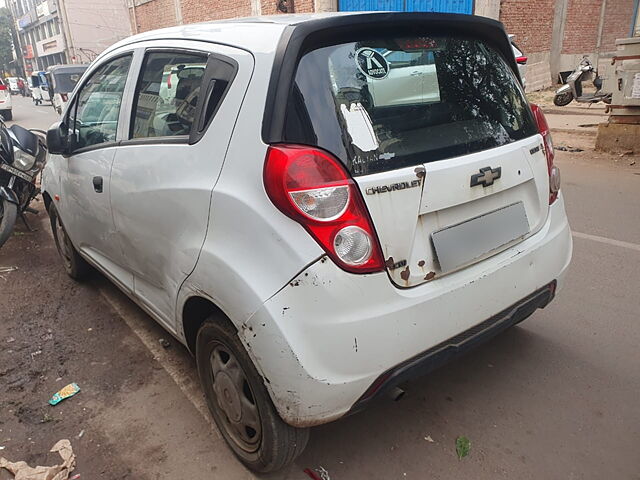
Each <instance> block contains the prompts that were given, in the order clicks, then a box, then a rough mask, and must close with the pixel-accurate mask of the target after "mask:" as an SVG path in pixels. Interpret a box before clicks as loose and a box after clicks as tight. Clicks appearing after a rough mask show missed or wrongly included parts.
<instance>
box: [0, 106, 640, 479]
mask: <svg viewBox="0 0 640 480" xmlns="http://www.w3.org/2000/svg"><path fill="white" fill-rule="evenodd" d="M20 100H21V99H18V100H17V101H16V102H19V101H20ZM24 108H25V111H28V110H27V108H31V107H27V106H26V105H25V107H24ZM34 112H36V111H35V110H34ZM33 115H34V117H33V118H36V113H33ZM37 118H38V120H37V121H39V122H42V123H45V121H43V120H41V119H40V118H41V117H40V114H39V113H38V114H37ZM18 121H20V120H18ZM24 121H25V122H27V123H28V122H30V121H32V120H31V117H24ZM48 123H51V122H50V121H49V122H48ZM31 126H40V128H42V127H43V126H46V125H37V124H36V125H31ZM594 138H595V137H594V136H593V134H591V133H589V132H587V133H582V131H578V132H566V131H562V130H558V131H556V132H554V142H555V145H556V146H557V147H561V148H563V149H565V148H566V150H559V151H558V152H557V162H558V164H559V165H560V167H561V169H562V175H563V192H564V195H565V198H566V202H567V211H568V214H569V218H570V220H571V223H572V227H573V229H574V231H575V232H577V233H580V232H584V233H586V234H588V235H586V237H585V236H584V235H582V236H581V237H577V238H576V239H575V241H574V248H575V250H574V260H573V265H572V267H571V272H570V275H569V278H568V279H567V285H566V287H565V290H564V291H562V292H560V294H559V295H558V297H557V299H556V300H555V301H554V302H553V303H552V304H551V305H550V306H549V307H547V308H546V309H545V310H542V311H539V312H537V313H536V314H535V315H534V317H532V319H530V320H528V321H527V322H525V323H524V324H523V325H522V326H520V327H518V328H515V329H512V330H510V331H508V332H506V333H504V334H503V335H501V336H499V337H498V338H496V339H495V340H493V341H491V342H490V343H488V344H486V345H484V346H482V347H481V348H479V349H477V350H476V351H474V352H471V353H470V354H469V355H467V356H466V357H464V358H462V359H460V360H459V361H456V362H454V363H452V364H450V365H448V366H445V367H443V368H442V369H440V370H438V371H437V372H434V373H433V374H432V375H430V376H429V377H427V378H424V379H417V380H415V381H412V382H410V383H409V384H408V385H407V386H406V390H407V395H406V397H405V399H403V400H402V401H401V402H398V403H394V402H390V401H387V402H384V401H383V402H381V403H380V404H379V405H375V406H372V407H371V408H370V409H369V410H367V411H366V412H363V413H361V414H358V415H355V416H353V417H349V418H346V419H343V420H340V421H338V422H334V423H332V424H329V425H325V426H321V427H318V428H315V429H313V430H312V432H311V440H310V444H309V447H308V448H307V450H306V451H305V453H304V454H303V455H302V456H301V457H300V459H299V460H298V461H297V462H296V463H295V464H294V465H292V466H291V467H290V468H289V469H287V470H285V471H283V472H279V473H278V474H274V475H272V476H270V477H265V478H270V479H271V478H273V479H279V480H280V479H286V480H304V479H305V478H308V477H307V476H306V475H305V474H304V473H303V470H304V468H307V467H310V468H314V469H317V470H320V468H321V467H322V468H326V469H327V471H328V472H329V474H330V478H331V480H353V479H365V478H366V479H374V480H378V479H380V480H388V479H393V478H398V479H403V480H404V479H406V478H409V479H411V478H412V479H424V478H441V479H453V478H456V479H459V478H476V479H494V478H518V479H525V478H531V479H536V480H538V479H547V478H549V479H551V478H558V479H560V478H561V479H586V478H593V479H600V478H603V477H605V476H608V477H611V478H616V479H625V480H626V479H633V480H639V479H640V457H639V456H638V455H637V444H638V442H640V430H639V429H638V426H640V409H639V408H638V407H637V396H638V392H639V391H640V377H638V371H640V356H639V355H638V354H637V345H638V344H639V343H640V328H639V325H638V322H637V320H638V312H639V311H640V300H639V297H638V295H637V287H638V285H640V273H639V272H640V245H639V243H638V242H639V241H640V195H638V191H640V190H639V187H640V165H639V164H636V163H635V162H636V161H638V162H640V158H638V157H634V156H629V155H610V154H603V153H597V152H594V151H593V142H594ZM34 206H35V207H37V208H38V209H39V210H41V214H40V215H38V216H30V217H29V219H30V222H31V223H32V226H33V227H34V228H35V230H36V231H34V232H29V231H28V230H27V229H26V228H25V227H24V225H23V224H18V226H17V228H16V231H15V234H14V235H13V237H12V238H11V239H10V240H9V241H8V243H7V244H6V245H5V246H4V247H3V248H2V249H0V456H4V457H6V458H8V459H9V460H11V461H18V460H25V461H27V462H28V463H29V464H31V465H36V464H42V465H47V464H53V463H57V461H58V457H57V455H56V454H50V453H47V452H48V450H49V449H50V448H51V447H52V446H53V444H54V443H55V442H57V441H58V440H60V439H62V438H68V439H69V440H70V441H71V443H72V445H73V448H74V451H75V453H76V454H77V468H76V470H75V471H74V474H75V473H80V474H81V475H82V477H81V479H90V478H105V479H122V478H126V479H136V480H151V479H170V480H173V479H189V480H201V479H202V480H204V479H221V480H228V479H230V480H234V479H249V478H255V477H254V476H253V475H252V474H250V473H249V472H248V471H247V470H245V469H244V468H243V467H242V466H240V464H239V463H238V462H237V461H236V460H235V459H234V457H233V455H232V454H231V452H230V451H229V450H228V448H227V447H226V446H225V445H224V443H223V441H222V439H221V437H220V435H219V433H218V432H217V430H216V429H215V427H213V426H212V424H211V421H210V419H209V418H208V415H207V412H206V409H205V408H204V406H203V405H204V402H203V401H202V393H201V391H200V389H199V386H198V383H197V378H196V375H195V369H194V363H193V360H192V359H191V357H190V355H189V354H188V353H187V352H186V350H185V349H184V348H183V347H182V346H181V345H179V344H178V343H177V342H175V341H174V340H173V339H171V338H170V337H169V335H168V334H166V333H165V332H164V331H163V330H162V329H161V328H160V327H159V326H157V325H156V324H155V322H153V321H152V320H151V319H150V318H149V317H148V316H146V315H145V314H144V313H143V312H142V311H141V310H140V309H138V308H137V307H136V306H135V305H134V304H133V303H132V302H130V301H129V300H128V299H126V298H125V297H124V296H123V295H122V294H120V293H118V292H117V290H116V289H115V287H113V286H111V285H110V284H109V282H107V281H106V280H105V279H104V278H102V277H101V276H100V275H97V274H96V275H94V276H93V278H91V279H90V280H89V281H88V282H87V283H84V284H78V283H76V282H74V281H72V280H70V279H69V278H68V277H67V276H66V275H65V273H64V271H63V269H62V267H61V265H60V264H59V260H58V258H57V253H56V252H55V247H54V245H53V241H52V238H51V235H50V233H49V225H48V219H47V217H46V214H45V213H44V212H43V205H42V203H41V202H40V203H36V204H35V205H34ZM587 237H593V238H587ZM585 238H586V239H585ZM612 242H613V243H612ZM616 242H618V243H616ZM161 338H163V339H166V340H168V341H169V344H170V347H169V348H167V349H165V348H163V347H162V346H160V343H159V340H160V339H161ZM71 382H76V383H77V384H78V385H79V386H80V388H81V392H80V393H79V394H77V395H76V396H74V397H72V398H69V399H67V400H65V401H63V402H62V403H60V404H58V405H57V406H54V407H52V406H49V405H48V404H47V401H48V400H49V398H50V397H51V396H52V395H53V393H55V392H56V391H57V390H59V389H60V388H62V387H63V386H65V385H67V384H68V383H71ZM461 434H464V435H467V436H468V437H469V438H470V439H471V453H470V455H469V457H467V458H465V459H463V460H462V461H460V460H458V459H457V458H456V453H455V446H454V443H455V438H456V437H457V436H458V435H461ZM427 437H428V438H427ZM431 440H432V441H431ZM9 478H11V476H10V475H9V474H8V473H6V472H0V480H5V479H9Z"/></svg>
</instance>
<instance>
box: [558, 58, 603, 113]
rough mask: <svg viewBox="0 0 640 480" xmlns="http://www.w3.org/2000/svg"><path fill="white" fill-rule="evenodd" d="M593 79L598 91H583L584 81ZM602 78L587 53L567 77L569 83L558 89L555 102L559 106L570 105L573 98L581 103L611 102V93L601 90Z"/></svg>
mask: <svg viewBox="0 0 640 480" xmlns="http://www.w3.org/2000/svg"><path fill="white" fill-rule="evenodd" d="M591 79H593V85H594V86H595V87H596V93H583V92H582V82H584V81H586V80H591ZM601 88H602V79H601V78H600V77H599V76H598V74H597V72H596V71H595V67H594V66H593V63H591V61H590V60H589V58H588V57H587V56H586V55H585V56H584V57H582V60H581V61H580V63H579V64H578V66H577V67H576V69H575V70H574V71H573V72H572V73H571V75H569V76H568V77H567V83H565V84H564V85H563V86H561V87H560V88H559V89H558V90H556V95H555V97H553V103H554V104H555V105H557V106H558V107H564V106H565V105H569V104H570V103H571V101H572V100H575V101H576V102H579V103H597V102H600V101H602V102H604V103H611V97H612V94H611V93H604V92H602V91H601Z"/></svg>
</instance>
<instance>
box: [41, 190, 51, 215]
mask: <svg viewBox="0 0 640 480" xmlns="http://www.w3.org/2000/svg"><path fill="white" fill-rule="evenodd" d="M42 199H43V200H44V208H46V209H47V212H48V211H49V207H50V206H51V202H52V201H53V199H52V198H51V195H49V192H47V191H44V192H42Z"/></svg>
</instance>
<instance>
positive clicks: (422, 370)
mask: <svg viewBox="0 0 640 480" xmlns="http://www.w3.org/2000/svg"><path fill="white" fill-rule="evenodd" d="M556 286H557V282H556V281H555V280H554V281H553V282H551V283H549V284H548V285H545V286H544V287H543V288H541V289H540V290H538V291H536V292H534V293H532V294H531V295H529V296H528V297H526V298H523V299H522V300H521V301H519V302H518V303H516V304H515V305H512V306H510V307H509V308H506V309H505V310H503V311H502V312H500V313H498V314H496V315H494V316H493V317H491V318H489V319H487V320H485V321H484V322H482V323H479V324H478V325H476V326H473V327H471V328H470V329H468V330H465V331H464V332H461V333H459V334H458V335H456V336H455V337H453V338H450V339H448V340H445V341H444V342H442V343H439V344H438V345H435V346H433V347H431V348H430V349H429V350H427V351H426V352H423V353H421V354H419V355H416V356H415V357H413V358H410V359H409V360H406V361H405V362H403V363H401V364H400V365H397V366H395V367H393V368H391V369H389V370H387V371H386V372H384V373H383V374H382V375H380V376H379V377H378V378H376V380H375V381H374V382H373V383H372V384H371V386H370V387H369V388H368V389H367V391H366V392H364V394H363V395H362V396H361V397H360V398H359V399H358V401H357V402H356V403H355V404H354V405H353V407H351V410H350V412H349V413H355V412H357V411H359V410H362V409H363V408H365V407H366V406H367V405H368V404H369V403H370V402H372V401H373V400H375V399H376V398H378V397H380V396H382V395H384V394H385V393H386V392H388V391H389V390H390V389H392V388H394V387H396V386H398V385H399V384H401V383H402V382H405V381H407V380H410V379H412V378H416V377H420V376H423V375H426V374H427V373H429V372H432V371H433V370H435V369H436V368H438V367H440V366H442V365H444V364H446V363H448V362H450V361H452V360H454V359H455V358H457V357H459V356H461V355H463V354H464V353H466V352H467V351H469V350H471V349H473V348H474V347H476V346H478V345H480V344H482V343H484V342H486V341H488V340H489V339H491V338H493V337H495V336H496V335H498V334H499V333H501V332H503V331H504V330H506V329H507V328H509V327H512V326H514V325H516V324H518V323H520V322H522V321H523V320H525V319H527V318H528V317H530V316H531V315H532V314H533V313H534V312H535V311H536V310H537V309H539V308H544V307H546V306H547V305H548V304H549V303H550V302H551V300H553V297H554V296H555V292H556Z"/></svg>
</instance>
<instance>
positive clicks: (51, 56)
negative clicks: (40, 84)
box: [7, 0, 132, 75]
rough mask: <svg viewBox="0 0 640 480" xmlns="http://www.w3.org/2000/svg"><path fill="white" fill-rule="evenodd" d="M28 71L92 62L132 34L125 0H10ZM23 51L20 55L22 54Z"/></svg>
mask: <svg viewBox="0 0 640 480" xmlns="http://www.w3.org/2000/svg"><path fill="white" fill-rule="evenodd" d="M7 3H8V6H9V8H10V10H11V13H12V15H13V17H14V19H15V20H16V31H17V35H18V42H19V44H20V45H17V46H16V51H17V53H18V56H21V57H22V61H23V64H24V70H25V72H26V74H27V75H29V74H30V73H31V72H34V71H37V70H46V69H47V68H48V67H50V66H52V65H60V64H68V63H89V62H91V61H92V60H93V59H95V58H96V57H97V56H98V55H99V54H100V52H102V51H103V50H104V49H105V48H107V47H108V46H110V45H112V44H113V43H115V42H117V41H118V40H121V39H123V38H126V37H128V36H129V35H131V33H132V32H131V23H130V22H129V21H128V9H127V4H126V0H44V1H42V0H7ZM20 54H21V55H20Z"/></svg>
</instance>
